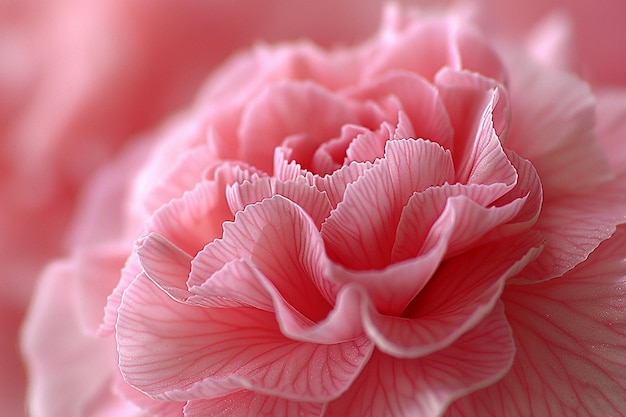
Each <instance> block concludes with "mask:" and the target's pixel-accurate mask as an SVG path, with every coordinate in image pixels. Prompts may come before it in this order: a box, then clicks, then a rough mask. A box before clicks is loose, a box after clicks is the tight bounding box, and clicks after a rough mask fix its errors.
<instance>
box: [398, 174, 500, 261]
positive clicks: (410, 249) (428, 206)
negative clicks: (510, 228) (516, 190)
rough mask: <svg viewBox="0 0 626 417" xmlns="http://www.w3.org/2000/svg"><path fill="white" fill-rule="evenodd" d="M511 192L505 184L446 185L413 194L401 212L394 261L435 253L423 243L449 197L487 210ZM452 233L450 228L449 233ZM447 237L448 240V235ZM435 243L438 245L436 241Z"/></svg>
mask: <svg viewBox="0 0 626 417" xmlns="http://www.w3.org/2000/svg"><path fill="white" fill-rule="evenodd" d="M509 188H510V187H508V186H506V185H504V184H490V185H483V184H453V185H450V184H444V185H442V186H439V187H430V188H428V189H426V190H424V191H423V192H420V193H415V194H413V195H412V196H411V198H410V199H409V201H408V202H407V205H406V206H405V207H404V209H403V210H402V215H401V216H400V220H399V221H398V226H397V232H396V240H395V242H394V246H393V251H392V254H391V259H392V261H393V262H399V261H403V260H406V259H410V258H413V257H415V256H417V255H418V254H420V253H425V252H427V251H428V250H431V249H432V248H425V247H424V242H425V241H426V238H427V236H428V235H429V231H430V229H431V228H432V225H433V224H434V223H435V221H436V220H437V219H438V218H439V217H440V215H441V213H442V212H443V210H444V208H445V207H446V204H447V202H448V200H449V198H450V197H457V196H466V197H467V198H469V199H471V200H472V201H474V202H476V203H477V204H479V205H485V206H486V205H489V204H491V203H492V202H493V201H494V200H496V199H497V198H498V197H500V196H501V195H503V194H504V193H505V192H506V191H507V190H508V189H509ZM442 229H446V228H445V227H444V228H442ZM441 232H443V230H441ZM453 232H454V231H453V230H452V229H451V228H450V233H453ZM445 235H446V236H447V235H448V233H445ZM442 236H443V235H442ZM433 242H435V241H434V240H433ZM431 246H432V245H431ZM443 250H444V251H445V250H447V242H446V248H444V249H443Z"/></svg>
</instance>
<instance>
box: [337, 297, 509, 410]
mask: <svg viewBox="0 0 626 417" xmlns="http://www.w3.org/2000/svg"><path fill="white" fill-rule="evenodd" d="M514 352H515V347H514V345H513V340H512V337H511V331H510V328H509V326H508V324H507V322H506V319H505V317H504V312H503V308H502V306H501V305H497V306H496V307H495V308H494V310H493V311H492V312H491V313H489V314H488V315H487V316H486V317H485V318H484V319H483V320H482V321H481V322H480V323H479V324H478V325H477V326H476V327H475V328H473V329H472V330H470V331H469V332H467V333H466V334H465V335H464V336H462V337H461V338H460V339H458V340H457V341H456V342H455V344H453V345H452V346H449V347H447V348H446V349H443V350H440V351H438V352H436V353H433V354H431V355H429V356H426V357H423V358H419V359H398V358H394V357H391V356H387V355H385V354H383V353H381V352H379V351H375V352H374V354H373V355H372V358H371V359H370V361H369V363H368V365H367V367H366V368H365V369H364V370H363V372H362V373H361V375H360V376H359V378H357V380H356V381H355V382H354V384H353V385H352V387H351V388H350V390H349V391H348V392H347V393H346V394H344V395H343V396H342V397H341V398H339V399H337V400H335V401H333V402H331V403H330V404H329V405H328V411H327V412H326V414H325V416H326V417H432V416H437V415H440V413H442V412H443V411H444V410H445V409H446V407H447V406H448V404H449V403H450V402H452V401H454V400H455V399H456V398H458V397H460V396H463V395H467V394H469V393H470V392H472V391H474V390H476V389H479V388H481V387H484V386H486V385H488V384H491V383H493V382H495V381H497V380H498V379H499V378H501V377H502V376H503V375H504V374H505V373H506V371H508V369H509V367H510V366H511V361H512V359H513V356H514Z"/></svg>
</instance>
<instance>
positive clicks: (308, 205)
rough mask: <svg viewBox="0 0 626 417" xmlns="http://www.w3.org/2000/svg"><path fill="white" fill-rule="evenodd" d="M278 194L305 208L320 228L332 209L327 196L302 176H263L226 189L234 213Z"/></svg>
mask: <svg viewBox="0 0 626 417" xmlns="http://www.w3.org/2000/svg"><path fill="white" fill-rule="evenodd" d="M276 194H278V195H282V196H284V197H286V198H288V199H289V200H291V201H293V202H294V203H296V204H297V205H298V206H300V207H301V208H302V209H304V211H305V212H307V213H308V214H309V215H310V216H311V218H312V219H313V222H314V223H315V225H316V226H317V227H318V228H319V227H321V225H322V222H323V221H324V219H326V217H328V214H329V213H330V210H331V206H330V202H329V201H328V199H327V198H326V196H325V195H324V194H323V193H322V192H320V191H318V190H317V189H316V188H315V187H314V186H312V185H308V184H307V182H306V180H305V179H304V178H300V181H280V180H277V179H276V178H270V177H263V178H258V179H253V180H252V181H245V182H243V183H235V184H233V185H232V186H230V187H228V188H227V189H226V199H227V200H228V204H229V206H230V208H231V210H232V211H233V213H235V212H237V211H241V210H243V209H244V208H245V207H246V206H247V205H248V204H253V203H256V202H259V201H261V200H263V199H264V198H270V197H272V196H274V195H276Z"/></svg>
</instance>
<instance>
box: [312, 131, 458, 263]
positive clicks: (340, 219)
mask: <svg viewBox="0 0 626 417" xmlns="http://www.w3.org/2000/svg"><path fill="white" fill-rule="evenodd" d="M385 154H386V156H385V159H383V160H380V162H379V163H378V164H375V165H374V167H372V168H371V169H369V170H367V171H366V172H365V173H364V175H363V176H362V177H360V178H359V179H358V180H357V181H356V182H354V183H353V184H352V185H351V186H350V187H347V189H346V193H345V197H344V199H343V201H342V202H341V204H339V205H338V206H337V208H336V209H335V210H333V211H332V213H331V215H330V217H329V218H328V219H327V220H326V222H325V223H324V224H323V226H322V235H323V236H324V240H325V243H326V248H327V250H328V251H329V254H330V255H331V256H332V257H333V258H334V259H336V260H337V261H339V262H341V263H342V264H343V265H344V266H346V267H347V268H351V269H359V270H363V269H382V268H384V267H386V266H388V265H389V262H390V256H391V249H392V247H393V242H394V240H395V229H396V226H397V222H398V220H399V219H400V215H401V213H402V208H403V207H404V205H405V204H406V203H407V201H408V200H409V198H410V197H411V195H412V194H413V193H414V192H416V191H423V190H424V189H426V188H427V187H430V186H433V185H441V184H443V183H444V182H446V181H448V182H451V181H452V180H453V178H454V170H453V167H452V161H451V158H450V154H449V152H447V151H444V150H443V149H442V148H441V147H440V146H439V145H437V144H435V143H432V142H427V141H424V140H421V139H420V140H413V139H409V140H394V141H389V142H388V144H387V150H386V153H385Z"/></svg>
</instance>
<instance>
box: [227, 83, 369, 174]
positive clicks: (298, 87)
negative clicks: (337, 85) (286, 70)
mask: <svg viewBox="0 0 626 417" xmlns="http://www.w3.org/2000/svg"><path fill="white" fill-rule="evenodd" d="M319 120H323V121H324V122H323V123H319V122H318V121H319ZM358 122H359V118H358V114H357V111H356V108H355V104H351V103H350V102H349V101H347V100H345V99H341V98H339V96H337V95H334V94H331V93H330V92H328V91H326V90H325V89H323V88H322V87H321V86H319V85H316V84H313V83H310V82H302V83H296V82H282V83H276V84H273V85H272V86H270V87H268V88H267V89H266V90H265V91H264V92H262V93H260V94H259V95H258V96H257V97H255V98H254V99H253V100H252V101H251V102H250V104H248V106H247V108H246V110H245V111H244V114H243V116H242V120H241V123H240V127H239V138H240V141H241V143H240V144H241V147H240V155H241V158H242V159H243V160H244V161H250V162H254V164H255V166H257V167H258V168H260V169H262V170H265V171H268V172H269V170H270V169H271V167H272V156H273V155H272V154H273V152H274V148H275V147H277V146H278V145H280V144H281V143H282V142H283V140H284V139H286V138H287V137H289V136H292V135H295V134H302V133H305V132H306V135H307V141H305V142H302V144H303V146H304V145H306V148H307V149H304V148H303V149H294V152H295V153H294V155H293V157H294V158H295V159H297V160H298V161H299V162H300V163H301V164H303V166H305V167H308V166H309V164H310V163H311V160H310V158H311V156H312V155H313V151H314V150H315V149H316V148H317V147H318V146H319V145H321V144H322V143H323V142H325V141H326V140H328V139H331V138H333V137H337V136H338V135H339V134H340V132H341V127H342V126H343V125H345V124H346V123H355V124H358Z"/></svg>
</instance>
